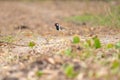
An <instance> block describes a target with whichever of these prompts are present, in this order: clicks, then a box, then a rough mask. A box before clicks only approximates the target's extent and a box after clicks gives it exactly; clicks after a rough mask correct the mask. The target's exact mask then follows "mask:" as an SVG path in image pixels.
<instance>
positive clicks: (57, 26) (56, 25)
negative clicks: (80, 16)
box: [55, 23, 65, 31]
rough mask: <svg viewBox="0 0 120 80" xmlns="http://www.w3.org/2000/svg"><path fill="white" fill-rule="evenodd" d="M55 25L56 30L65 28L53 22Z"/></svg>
mask: <svg viewBox="0 0 120 80" xmlns="http://www.w3.org/2000/svg"><path fill="white" fill-rule="evenodd" d="M55 27H56V30H58V31H61V30H65V28H63V27H61V26H60V25H59V24H58V23H55Z"/></svg>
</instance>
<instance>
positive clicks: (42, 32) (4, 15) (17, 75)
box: [0, 1, 120, 80]
mask: <svg viewBox="0 0 120 80" xmlns="http://www.w3.org/2000/svg"><path fill="white" fill-rule="evenodd" d="M115 4H117V3H115V2H111V3H106V2H102V1H99V2H95V1H93V2H84V1H41V2H15V1H14V2H12V1H0V36H1V38H2V37H3V36H7V35H12V36H15V39H16V41H15V42H14V43H15V44H19V45H18V46H17V45H13V44H7V43H0V57H1V58H0V64H1V65H0V68H1V69H0V80H62V79H63V80H72V79H69V78H67V77H66V76H65V75H64V72H63V70H62V66H63V64H69V63H71V64H74V65H75V67H76V66H77V68H76V69H77V70H80V71H83V72H84V73H81V74H79V76H78V77H77V78H75V80H94V79H95V80H97V79H96V78H88V77H86V76H87V75H85V73H86V72H87V68H86V66H88V65H89V64H90V63H89V62H88V63H87V62H83V61H80V60H79V59H77V58H76V59H72V58H69V57H66V56H64V55H63V54H56V53H57V52H59V51H60V50H63V49H65V48H68V47H70V46H71V37H72V36H73V35H76V34H77V35H79V36H80V37H81V38H82V39H83V40H84V39H85V38H87V37H91V36H93V35H98V36H99V37H100V39H101V41H102V42H103V43H109V42H113V43H114V42H116V41H119V39H120V35H119V32H120V29H116V28H114V27H112V28H111V27H103V26H97V27H92V26H90V25H87V23H86V25H82V24H77V23H74V22H66V21H65V20H64V18H65V17H69V16H73V15H80V14H83V13H86V12H90V13H93V14H98V13H102V12H104V11H105V10H106V9H107V8H109V5H115ZM56 22H58V23H60V24H61V25H62V26H65V28H67V29H68V31H65V32H58V31H56V30H55V28H54V23H56ZM21 25H25V26H26V28H25V29H18V27H19V26H21ZM46 39H47V40H48V41H47V40H46ZM31 40H32V41H33V40H34V41H35V42H36V43H37V44H38V45H37V47H36V48H35V49H34V50H33V49H30V48H29V47H28V46H27V47H26V45H27V43H28V42H29V41H31ZM42 43H43V44H42ZM51 44H52V45H51ZM57 44H58V45H57ZM20 45H25V46H20ZM44 46H45V47H44ZM46 46H47V47H46ZM41 50H42V51H41ZM43 53H44V54H43ZM23 56H24V57H23ZM86 63H87V64H86ZM92 66H93V67H92ZM89 67H92V70H94V69H95V70H97V69H99V67H100V66H99V65H97V66H96V65H95V64H93V65H90V66H89ZM96 68H97V69H96ZM82 69H83V70H82ZM84 69H85V70H84ZM100 69H101V68H100ZM38 70H42V71H43V72H44V75H42V76H41V77H38V76H36V74H35V72H37V71H38ZM101 70H103V71H104V69H101ZM103 74H105V73H103ZM85 77H86V78H85ZM84 78H85V79H84ZM98 79H99V78H98ZM100 79H101V78H100ZM112 79H114V76H113V77H112V78H111V80H112Z"/></svg>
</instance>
